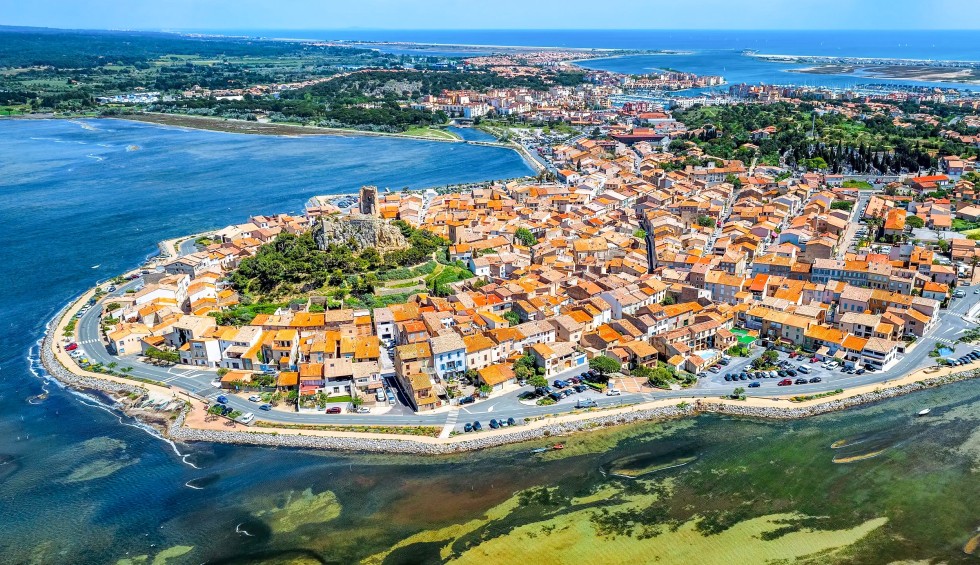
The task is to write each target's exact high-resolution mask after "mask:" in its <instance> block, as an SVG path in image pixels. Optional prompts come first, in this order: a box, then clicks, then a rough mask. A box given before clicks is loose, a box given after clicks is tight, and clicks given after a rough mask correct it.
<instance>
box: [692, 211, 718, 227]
mask: <svg viewBox="0 0 980 565" xmlns="http://www.w3.org/2000/svg"><path fill="white" fill-rule="evenodd" d="M696 223H697V224H698V225H699V226H701V227H705V228H713V227H715V219H714V218H712V217H711V216H705V215H703V214H702V215H700V216H698V219H697V220H696Z"/></svg>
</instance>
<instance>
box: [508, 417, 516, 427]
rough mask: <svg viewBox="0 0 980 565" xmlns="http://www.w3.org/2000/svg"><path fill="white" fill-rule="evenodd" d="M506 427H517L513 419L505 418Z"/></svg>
mask: <svg viewBox="0 0 980 565" xmlns="http://www.w3.org/2000/svg"><path fill="white" fill-rule="evenodd" d="M507 425H508V426H516V425H517V421H516V420H514V419H513V418H507Z"/></svg>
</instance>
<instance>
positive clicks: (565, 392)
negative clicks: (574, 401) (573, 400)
mask: <svg viewBox="0 0 980 565" xmlns="http://www.w3.org/2000/svg"><path fill="white" fill-rule="evenodd" d="M573 394H575V390H574V389H571V388H566V389H565V390H563V391H561V395H562V397H564V398H568V397H569V396H571V395H573Z"/></svg>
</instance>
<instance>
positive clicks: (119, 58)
mask: <svg viewBox="0 0 980 565" xmlns="http://www.w3.org/2000/svg"><path fill="white" fill-rule="evenodd" d="M399 62H400V57H398V56H391V55H384V54H381V53H379V52H377V51H373V50H368V49H359V48H353V47H338V46H329V45H312V44H306V43H299V42H285V41H262V40H249V39H236V38H219V37H197V36H184V35H177V34H167V33H150V32H113V31H71V30H49V29H39V28H12V27H0V106H6V107H8V108H9V109H11V110H12V109H14V108H13V107H16V109H17V110H18V111H21V112H33V111H51V110H55V111H75V112H78V111H85V110H91V109H93V108H95V107H96V101H95V98H96V97H97V96H104V95H108V94H118V93H121V92H132V91H134V90H137V89H145V90H150V91H160V92H165V93H166V92H173V91H181V90H186V89H189V88H191V87H193V86H201V87H204V88H209V89H226V88H241V87H244V86H248V85H253V84H258V83H271V82H291V81H300V80H305V79H308V78H315V77H322V76H330V75H333V74H335V73H337V72H338V69H340V68H346V67H349V66H377V67H386V66H389V65H393V64H399Z"/></svg>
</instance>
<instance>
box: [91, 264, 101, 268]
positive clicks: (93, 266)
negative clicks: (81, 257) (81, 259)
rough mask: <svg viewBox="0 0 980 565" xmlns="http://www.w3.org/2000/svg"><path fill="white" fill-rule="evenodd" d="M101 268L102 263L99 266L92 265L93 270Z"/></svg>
mask: <svg viewBox="0 0 980 565" xmlns="http://www.w3.org/2000/svg"><path fill="white" fill-rule="evenodd" d="M101 266H102V263H99V264H98V265H92V268H93V269H98V268H99V267H101Z"/></svg>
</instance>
